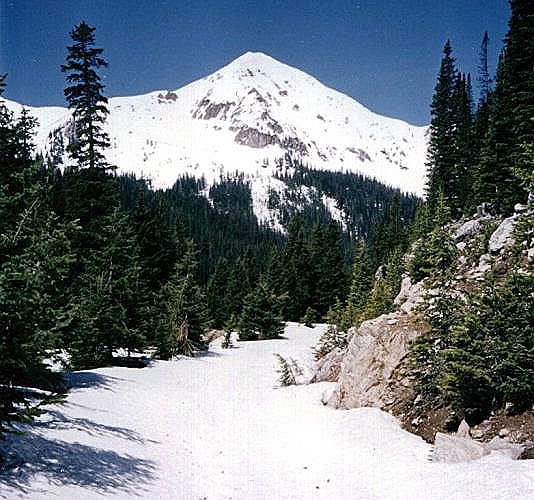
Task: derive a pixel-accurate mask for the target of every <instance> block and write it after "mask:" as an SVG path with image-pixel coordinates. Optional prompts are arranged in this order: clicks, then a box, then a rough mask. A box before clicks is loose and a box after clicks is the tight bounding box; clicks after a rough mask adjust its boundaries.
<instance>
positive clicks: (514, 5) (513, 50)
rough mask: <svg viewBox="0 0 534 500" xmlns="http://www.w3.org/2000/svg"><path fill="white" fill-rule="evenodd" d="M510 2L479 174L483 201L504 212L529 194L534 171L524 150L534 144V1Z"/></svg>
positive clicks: (507, 211)
mask: <svg viewBox="0 0 534 500" xmlns="http://www.w3.org/2000/svg"><path fill="white" fill-rule="evenodd" d="M510 6H511V10H512V12H511V17H510V20H509V22H508V26H509V29H508V33H507V35H506V37H505V40H504V41H505V48H504V50H503V53H502V54H501V57H500V60H499V66H498V70H497V78H496V84H495V90H494V91H493V93H492V95H491V98H490V111H489V118H488V128H487V133H486V136H485V138H484V143H483V147H482V152H481V160H480V165H479V171H478V179H477V181H478V182H477V201H478V202H490V203H492V204H493V205H494V207H495V209H496V210H497V211H498V212H501V213H504V214H506V213H510V212H511V211H512V208H513V206H514V204H515V203H518V202H520V203H524V202H525V201H526V199H527V192H528V189H529V186H525V185H524V179H525V178H529V177H530V176H531V171H530V170H529V167H528V165H525V164H524V161H523V159H524V158H523V154H524V150H525V146H526V145H529V144H533V143H534V123H533V121H532V116H533V110H534V75H533V71H532V60H533V59H534V4H533V3H532V2H531V1H529V0H511V1H510Z"/></svg>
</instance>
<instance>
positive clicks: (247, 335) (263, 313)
mask: <svg viewBox="0 0 534 500" xmlns="http://www.w3.org/2000/svg"><path fill="white" fill-rule="evenodd" d="M279 311H280V304H279V301H278V298H277V297H276V295H275V294H274V293H273V292H272V291H271V290H270V289H269V288H268V286H267V285H266V284H265V283H264V282H263V281H260V282H259V283H258V285H257V286H256V288H255V289H254V290H253V291H252V292H251V293H249V294H248V295H247V296H246V298H245V303H244V306H243V311H242V313H241V315H240V317H239V325H238V329H239V340H264V339H275V338H278V337H279V336H280V335H282V333H283V332H284V323H283V322H282V318H281V316H280V312H279Z"/></svg>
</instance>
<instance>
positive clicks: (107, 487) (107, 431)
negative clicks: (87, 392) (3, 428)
mask: <svg viewBox="0 0 534 500" xmlns="http://www.w3.org/2000/svg"><path fill="white" fill-rule="evenodd" d="M41 429H76V430H78V431H83V432H85V433H87V434H89V435H91V436H95V435H99V436H105V437H119V438H121V439H125V440H129V441H135V442H137V443H140V444H144V443H146V442H149V440H146V439H143V438H142V437H141V436H140V435H139V434H138V433H136V432H134V431H132V430H130V429H126V428H122V427H114V426H109V425H104V424H99V423H96V422H93V421H91V420H89V419H86V418H71V417H66V416H64V415H63V414H62V413H61V412H59V411H50V412H48V418H47V419H46V422H41V423H39V424H37V426H36V430H34V431H29V432H27V433H25V434H23V435H10V436H8V437H7V438H6V440H5V441H3V442H0V456H1V457H3V463H1V462H0V498H6V499H7V498H12V496H13V494H12V492H11V493H10V492H7V493H5V492H3V491H2V490H3V489H4V488H10V489H11V490H13V489H14V490H17V491H18V492H21V493H36V490H35V487H34V482H35V481H34V480H35V476H36V475H42V476H43V477H44V479H45V481H48V483H50V484H52V485H56V486H57V485H75V486H80V487H82V488H90V489H94V490H97V491H98V492H106V491H112V490H117V491H128V492H133V493H134V494H139V493H140V492H142V491H143V485H144V484H146V483H147V482H148V481H150V480H152V479H154V471H155V468H156V464H155V463H154V462H152V461H150V460H145V459H142V458H138V457H134V456H131V455H127V454H124V455H123V454H119V453H117V452H115V451H112V450H105V449H100V448H95V447H92V446H88V445H84V444H80V443H69V442H65V441H61V440H58V439H50V438H46V437H44V436H43V435H41V434H40V433H39V432H38V430H41ZM151 442H154V441H151ZM45 488H46V486H45Z"/></svg>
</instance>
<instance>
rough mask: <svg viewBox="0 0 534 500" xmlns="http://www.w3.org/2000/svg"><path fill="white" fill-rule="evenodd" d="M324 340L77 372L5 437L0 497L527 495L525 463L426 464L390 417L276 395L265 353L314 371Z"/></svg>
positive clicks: (493, 459) (304, 393) (290, 392)
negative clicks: (43, 413)
mask: <svg viewBox="0 0 534 500" xmlns="http://www.w3.org/2000/svg"><path fill="white" fill-rule="evenodd" d="M319 334H320V329H315V330H311V329H308V328H305V327H301V326H297V325H294V324H291V325H289V326H288V328H287V329H286V337H287V338H285V339H281V340H272V341H263V342H250V343H239V344H237V347H236V348H234V349H227V350H223V349H221V348H220V347H218V345H215V346H214V347H213V348H212V350H211V352H210V353H209V354H207V355H205V356H203V357H200V358H196V359H180V360H177V361H174V362H158V363H155V364H154V365H153V366H152V367H150V368H146V369H141V370H139V369H128V368H106V369H99V370H93V371H88V372H79V373H75V374H73V382H74V383H75V384H76V388H75V389H74V390H73V391H72V392H71V394H70V395H69V398H68V400H67V403H66V404H64V405H63V406H58V407H55V408H53V411H52V413H51V414H50V415H49V416H48V417H47V418H46V419H45V421H44V422H43V423H42V424H41V425H40V426H38V427H37V428H35V429H34V430H33V431H31V432H30V433H28V434H26V435H24V436H15V437H13V438H11V439H10V441H9V445H10V447H11V448H10V453H11V456H10V460H11V461H14V460H15V459H14V454H16V455H17V456H19V457H22V459H23V460H21V464H20V465H19V466H18V467H17V468H15V469H11V470H10V471H9V472H8V471H6V470H4V471H2V472H1V473H0V498H6V499H7V498H8V499H12V498H57V499H67V498H69V499H76V500H78V499H95V498H102V497H109V498H114V499H122V498H135V497H137V498H150V499H206V498H207V499H230V498H232V499H239V500H249V499H304V500H308V499H316V498H318V499H319V498H320V499H335V500H338V499H359V498H361V499H372V498H391V499H404V498H406V499H451V498H457V499H475V498H479V499H492V498H494V499H496V498H499V499H510V498H517V499H522V498H534V463H533V462H532V461H528V460H525V461H512V460H510V459H508V458H506V457H504V456H503V455H500V454H498V453H491V454H490V455H488V456H486V457H484V458H483V459H480V460H477V461H473V462H470V463H464V464H442V463H440V464H437V463H432V462H429V461H428V456H429V452H430V446H429V445H427V444H426V443H424V442H423V441H422V440H421V439H419V438H418V437H416V436H414V435H411V434H409V433H407V432H405V431H403V430H401V429H400V427H399V425H398V424H397V422H396V421H395V420H394V419H393V418H392V417H390V416H389V415H387V414H385V413H383V412H381V411H379V410H376V409H372V408H361V409H356V410H350V411H337V410H332V409H329V408H326V407H324V406H323V405H322V403H321V396H322V394H323V393H324V392H325V391H329V390H331V385H330V384H324V383H323V384H316V385H311V386H298V387H288V388H276V387H275V385H276V380H277V377H278V374H277V373H276V369H277V367H278V363H277V361H276V359H275V357H274V356H273V353H280V354H281V355H283V356H292V357H294V358H296V359H299V360H303V363H302V364H306V363H311V350H310V346H312V345H313V344H315V342H316V340H317V338H318V336H319ZM4 446H5V445H4Z"/></svg>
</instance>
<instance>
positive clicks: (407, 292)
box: [393, 276, 428, 314]
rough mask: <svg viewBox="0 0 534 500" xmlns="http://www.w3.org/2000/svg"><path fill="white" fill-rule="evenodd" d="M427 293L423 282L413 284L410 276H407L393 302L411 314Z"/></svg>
mask: <svg viewBox="0 0 534 500" xmlns="http://www.w3.org/2000/svg"><path fill="white" fill-rule="evenodd" d="M427 293H428V291H427V290H426V289H425V288H424V286H423V284H422V283H413V284H412V281H411V279H410V277H409V276H405V277H404V278H403V279H402V282H401V289H400V292H399V294H398V295H397V296H396V297H395V300H394V302H393V303H394V304H395V305H396V306H398V307H399V309H400V311H401V312H403V313H405V314H409V313H411V312H412V311H413V309H414V307H415V306H417V305H418V304H420V303H421V302H422V300H423V298H424V297H425V295H426V294H427Z"/></svg>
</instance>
